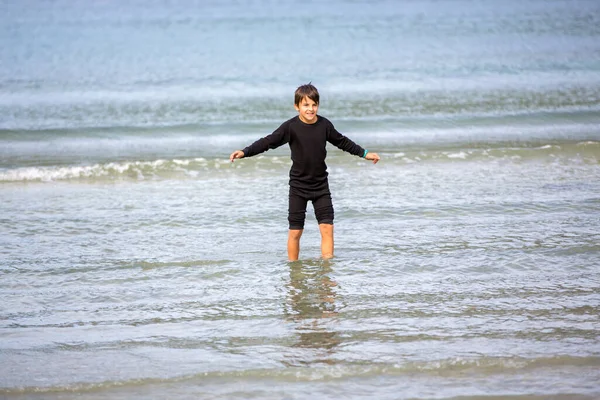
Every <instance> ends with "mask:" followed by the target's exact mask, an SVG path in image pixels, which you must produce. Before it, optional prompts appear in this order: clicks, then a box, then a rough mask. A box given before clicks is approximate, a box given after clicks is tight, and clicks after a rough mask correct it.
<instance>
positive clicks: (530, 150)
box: [0, 141, 600, 182]
mask: <svg viewBox="0 0 600 400" xmlns="http://www.w3.org/2000/svg"><path fill="white" fill-rule="evenodd" d="M374 151H379V153H380V155H382V157H383V163H384V164H387V165H394V164H413V163H427V162H430V163H447V162H455V163H456V162H486V161H498V160H502V161H506V162H526V161H528V160H531V161H533V160H541V161H547V162H561V161H563V162H567V163H573V162H575V163H583V164H598V163H599V162H600V141H581V142H560V141H556V142H550V143H546V144H540V143H533V142H530V143H515V144H511V143H502V144H498V143H472V144H470V145H467V144H465V143H462V144H459V145H451V144H450V145H447V146H444V147H426V146H425V147H423V146H420V145H410V146H405V147H403V148H401V147H388V148H383V149H382V150H381V151H380V150H378V149H374ZM226 157H227V156H226V155H225V154H224V155H223V157H222V158H214V157H212V158H208V157H207V158H203V157H200V158H188V159H179V158H175V159H156V160H146V161H121V162H105V163H96V164H93V165H56V166H26V167H15V168H4V169H0V182H30V181H40V182H52V181H73V180H78V181H86V180H88V181H89V180H145V179H186V178H188V179H198V178H206V177H209V178H210V177H218V176H221V175H222V174H225V173H231V172H233V171H235V170H237V171H238V172H239V173H257V172H258V173H267V172H273V171H275V172H278V173H280V172H281V173H285V172H284V171H287V169H288V167H289V165H290V163H291V161H290V160H289V156H288V155H287V154H285V155H282V153H271V154H269V153H267V154H265V155H260V156H257V157H253V158H251V159H248V160H244V161H243V162H236V163H235V164H232V163H230V162H229V160H228V159H227V158H226ZM328 159H329V160H330V161H329V166H330V167H333V166H335V167H354V166H356V165H357V163H356V159H355V158H354V157H348V156H346V155H345V154H341V153H339V152H331V153H330V155H329V158H328ZM361 162H363V161H359V164H360V163H361Z"/></svg>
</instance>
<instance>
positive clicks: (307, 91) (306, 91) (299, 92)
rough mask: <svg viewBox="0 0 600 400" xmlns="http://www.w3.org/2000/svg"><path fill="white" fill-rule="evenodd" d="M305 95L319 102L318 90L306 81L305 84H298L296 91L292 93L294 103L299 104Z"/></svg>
mask: <svg viewBox="0 0 600 400" xmlns="http://www.w3.org/2000/svg"><path fill="white" fill-rule="evenodd" d="M305 97H308V98H309V99H311V100H312V101H314V102H315V103H317V104H319V91H318V90H317V88H316V87H314V86H313V85H312V83H311V82H308V83H307V84H306V85H302V86H298V89H296V92H295V93H294V104H295V105H299V104H300V102H301V101H302V99H303V98H305Z"/></svg>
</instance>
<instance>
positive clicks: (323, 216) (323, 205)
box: [288, 186, 333, 229]
mask: <svg viewBox="0 0 600 400" xmlns="http://www.w3.org/2000/svg"><path fill="white" fill-rule="evenodd" d="M309 201H312V204H313V208H314V209H315V217H316V218H317V222H318V223H319V224H329V225H333V203H332V202H331V193H330V192H329V189H327V190H323V191H319V192H314V193H313V192H309V191H305V190H300V189H297V188H294V187H291V186H290V203H289V204H290V207H289V209H288V221H289V223H290V229H304V220H305V218H306V205H307V204H308V202H309Z"/></svg>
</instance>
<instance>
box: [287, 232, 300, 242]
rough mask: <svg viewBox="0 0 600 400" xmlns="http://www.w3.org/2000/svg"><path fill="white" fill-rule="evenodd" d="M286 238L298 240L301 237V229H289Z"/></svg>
mask: <svg viewBox="0 0 600 400" xmlns="http://www.w3.org/2000/svg"><path fill="white" fill-rule="evenodd" d="M289 232H290V233H289V235H288V238H289V239H290V240H294V241H298V240H300V238H301V237H302V229H290V231H289Z"/></svg>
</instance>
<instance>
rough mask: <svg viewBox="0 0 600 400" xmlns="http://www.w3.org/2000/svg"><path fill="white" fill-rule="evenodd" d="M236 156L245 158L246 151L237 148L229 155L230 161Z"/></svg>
mask: <svg viewBox="0 0 600 400" xmlns="http://www.w3.org/2000/svg"><path fill="white" fill-rule="evenodd" d="M236 158H244V152H243V151H241V150H236V151H234V152H233V153H231V155H230V156H229V161H231V162H233V160H235V159H236Z"/></svg>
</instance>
